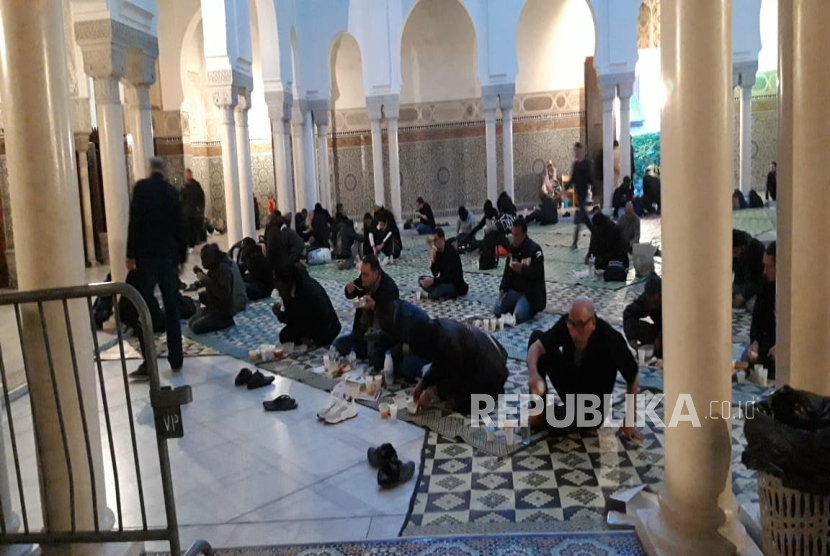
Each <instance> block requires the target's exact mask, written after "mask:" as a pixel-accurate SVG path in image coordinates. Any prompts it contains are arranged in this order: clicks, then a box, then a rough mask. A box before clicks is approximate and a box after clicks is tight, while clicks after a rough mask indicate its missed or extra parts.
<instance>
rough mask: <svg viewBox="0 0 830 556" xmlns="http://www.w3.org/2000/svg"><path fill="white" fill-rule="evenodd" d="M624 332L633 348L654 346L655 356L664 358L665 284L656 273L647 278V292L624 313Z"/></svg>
mask: <svg viewBox="0 0 830 556" xmlns="http://www.w3.org/2000/svg"><path fill="white" fill-rule="evenodd" d="M647 318H648V319H650V320H651V322H647V321H646V320H645V319H647ZM623 331H624V332H625V339H626V340H628V343H629V344H630V345H631V347H632V348H634V349H638V348H639V347H640V346H641V345H653V346H654V356H655V357H657V358H658V359H662V358H663V282H662V280H660V277H659V276H658V275H657V274H655V273H654V272H652V273H651V274H649V275H648V278H646V287H645V291H644V292H643V293H642V294H641V295H640V297H638V298H637V299H635V300H634V301H632V302H631V304H630V305H628V306H627V307H626V308H625V310H624V311H623Z"/></svg>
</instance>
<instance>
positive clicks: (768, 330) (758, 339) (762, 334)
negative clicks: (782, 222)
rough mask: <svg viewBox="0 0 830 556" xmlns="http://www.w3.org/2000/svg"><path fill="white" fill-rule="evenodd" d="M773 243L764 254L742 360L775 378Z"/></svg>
mask: <svg viewBox="0 0 830 556" xmlns="http://www.w3.org/2000/svg"><path fill="white" fill-rule="evenodd" d="M775 338H776V337H775V242H774V241H773V242H772V243H770V244H769V245H768V246H767V249H766V251H765V253H764V279H763V282H762V284H761V286H760V288H759V289H758V295H757V298H756V299H755V307H753V308H752V326H751V327H750V329H749V341H750V344H749V347H747V349H746V355H745V357H744V360H745V361H747V362H748V363H749V364H750V365H755V364H760V365H763V366H764V367H766V368H767V370H768V372H769V377H770V378H775Z"/></svg>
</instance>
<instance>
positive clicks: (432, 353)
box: [410, 319, 509, 414]
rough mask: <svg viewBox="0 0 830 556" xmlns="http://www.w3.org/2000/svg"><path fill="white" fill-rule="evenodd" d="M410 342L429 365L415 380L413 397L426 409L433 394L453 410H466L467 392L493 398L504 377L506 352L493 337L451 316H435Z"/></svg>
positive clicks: (501, 389)
mask: <svg viewBox="0 0 830 556" xmlns="http://www.w3.org/2000/svg"><path fill="white" fill-rule="evenodd" d="M420 336H421V337H422V340H423V341H421V342H416V343H413V344H411V345H410V348H411V349H412V352H413V353H415V354H416V355H423V356H425V357H430V358H431V360H432V365H431V366H430V368H429V370H428V371H427V372H426V374H425V375H424V377H423V378H422V379H421V381H420V382H418V385H417V386H416V387H415V391H414V392H413V395H412V397H413V399H414V400H415V402H416V403H417V404H418V407H419V408H421V409H426V408H427V407H429V405H430V404H431V403H432V402H433V401H435V399H436V398H440V399H442V400H447V401H450V400H451V402H452V408H453V410H455V411H457V412H459V413H465V414H467V413H470V406H471V396H472V395H473V394H480V395H486V396H490V397H492V398H497V397H498V396H499V395H500V394H504V383H505V382H506V381H507V377H508V375H509V372H508V370H507V352H506V351H505V349H504V347H502V345H501V344H499V343H498V342H497V341H496V340H495V338H493V337H492V336H489V335H487V334H486V333H484V332H482V331H481V330H479V329H477V328H473V327H471V326H468V325H466V324H461V323H459V322H456V321H454V320H451V319H435V320H433V321H431V322H430V323H429V326H428V327H427V329H426V330H425V331H424V332H422V333H421V334H420Z"/></svg>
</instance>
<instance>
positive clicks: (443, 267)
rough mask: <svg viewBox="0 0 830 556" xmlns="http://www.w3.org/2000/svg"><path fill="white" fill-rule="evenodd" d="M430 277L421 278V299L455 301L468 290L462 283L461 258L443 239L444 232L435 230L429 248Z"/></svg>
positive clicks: (464, 283)
mask: <svg viewBox="0 0 830 556" xmlns="http://www.w3.org/2000/svg"><path fill="white" fill-rule="evenodd" d="M430 256H431V257H432V266H431V267H430V271H431V272H432V276H421V278H420V280H418V285H419V286H421V288H422V289H423V290H424V291H423V292H421V294H420V295H421V297H422V298H423V296H426V297H427V298H429V299H432V300H438V299H455V298H456V297H463V296H465V295H467V291H468V290H469V289H470V288H469V286H468V285H467V282H465V281H464V269H463V268H462V267H461V256H460V255H459V254H458V251H456V250H455V247H453V246H452V244H448V243H447V241H446V238H445V237H444V230H443V229H442V228H437V229H436V230H435V233H434V234H432V245H431V246H430Z"/></svg>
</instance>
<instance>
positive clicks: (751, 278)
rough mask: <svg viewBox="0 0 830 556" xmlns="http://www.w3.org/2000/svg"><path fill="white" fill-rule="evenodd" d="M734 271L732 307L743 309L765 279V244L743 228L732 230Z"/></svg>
mask: <svg viewBox="0 0 830 556" xmlns="http://www.w3.org/2000/svg"><path fill="white" fill-rule="evenodd" d="M732 273H733V274H734V276H735V278H734V279H733V280H732V308H733V309H742V308H744V307H746V304H747V303H748V302H749V300H751V299H752V298H753V297H755V294H756V293H757V291H758V287H759V286H760V285H761V281H762V280H763V277H764V244H763V243H761V242H760V241H758V240H757V239H755V238H754V237H752V236H751V235H749V234H748V233H747V232H744V231H741V230H732Z"/></svg>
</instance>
